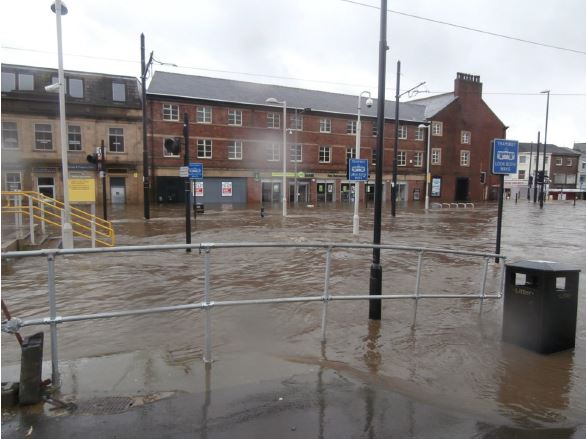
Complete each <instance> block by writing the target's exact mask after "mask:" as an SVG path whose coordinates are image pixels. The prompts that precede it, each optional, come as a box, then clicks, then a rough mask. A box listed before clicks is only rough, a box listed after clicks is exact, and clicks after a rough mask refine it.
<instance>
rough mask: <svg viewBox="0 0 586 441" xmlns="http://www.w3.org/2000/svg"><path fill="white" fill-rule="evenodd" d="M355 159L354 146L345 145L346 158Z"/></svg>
mask: <svg viewBox="0 0 586 441" xmlns="http://www.w3.org/2000/svg"><path fill="white" fill-rule="evenodd" d="M348 159H356V147H346V160H348Z"/></svg>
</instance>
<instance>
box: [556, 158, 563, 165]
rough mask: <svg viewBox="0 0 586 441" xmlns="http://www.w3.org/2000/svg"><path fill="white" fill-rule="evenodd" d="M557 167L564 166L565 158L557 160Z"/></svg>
mask: <svg viewBox="0 0 586 441" xmlns="http://www.w3.org/2000/svg"><path fill="white" fill-rule="evenodd" d="M555 165H564V159H563V158H555Z"/></svg>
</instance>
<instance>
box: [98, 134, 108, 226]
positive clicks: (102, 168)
mask: <svg viewBox="0 0 586 441" xmlns="http://www.w3.org/2000/svg"><path fill="white" fill-rule="evenodd" d="M99 169H100V178H102V212H103V214H104V220H108V205H107V199H106V152H105V151H104V140H103V139H102V143H101V144H100V166H99Z"/></svg>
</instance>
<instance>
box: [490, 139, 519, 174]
mask: <svg viewBox="0 0 586 441" xmlns="http://www.w3.org/2000/svg"><path fill="white" fill-rule="evenodd" d="M518 157H519V141H512V140H510V139H495V140H494V144H493V147H492V174H493V175H508V174H515V173H517V158H518Z"/></svg>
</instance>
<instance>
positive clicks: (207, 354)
mask: <svg viewBox="0 0 586 441" xmlns="http://www.w3.org/2000/svg"><path fill="white" fill-rule="evenodd" d="M236 248H281V249H282V248H305V249H307V248H309V249H323V250H325V274H324V289H323V293H322V294H321V295H314V296H302V297H275V298H268V299H253V300H223V301H213V300H212V299H211V296H210V259H211V252H212V250H214V249H236ZM374 248H379V249H381V250H394V251H404V252H411V253H415V254H416V257H417V273H416V280H415V287H414V290H413V292H410V293H403V294H382V295H380V296H370V295H364V294H356V295H354V294H351V295H335V296H333V295H331V293H330V272H331V267H332V252H333V250H334V249H374ZM185 249H195V250H199V251H200V253H201V252H203V253H204V284H203V301H202V302H199V303H188V304H183V305H172V306H161V307H153V308H147V309H134V310H125V311H111V312H101V313H95V314H83V315H71V316H65V317H62V316H59V315H58V313H57V302H56V300H57V299H56V292H57V291H56V285H55V279H56V272H55V259H56V257H57V256H62V255H79V254H84V255H85V254H97V253H131V252H139V251H168V250H185ZM426 254H427V255H429V254H444V255H454V256H466V257H474V258H479V259H483V264H482V271H481V275H480V283H479V292H477V293H473V294H445V293H436V294H433V293H422V292H421V290H420V287H421V279H422V268H423V264H424V255H426ZM34 256H46V258H47V266H48V302H49V317H44V318H33V319H26V320H21V319H18V318H12V319H11V320H8V321H3V322H2V331H3V332H17V331H18V330H19V329H20V328H22V327H24V326H33V325H48V326H49V327H50V332H51V365H52V377H53V383H54V384H58V383H59V365H58V364H59V358H58V347H57V346H58V344H57V340H58V337H57V325H58V324H60V323H68V322H77V321H83V320H96V319H107V318H115V317H126V316H138V315H147V314H157V313H164V312H174V311H185V310H193V309H199V310H203V311H204V312H205V318H204V326H205V329H204V351H203V361H204V362H205V363H210V362H211V361H212V344H211V314H210V312H211V310H212V309H213V308H221V307H228V306H237V305H238V306H240V305H263V304H278V303H300V302H322V311H321V340H322V341H323V342H325V340H326V324H327V313H328V304H329V302H332V301H351V300H375V299H376V300H378V299H387V300H390V299H413V300H415V308H414V315H413V322H414V323H415V320H416V317H417V305H418V301H419V300H421V299H440V298H443V299H456V298H458V299H479V300H480V302H481V306H480V308H481V309H480V310H481V311H482V302H483V301H484V300H485V299H500V298H501V297H502V295H503V290H504V271H505V260H506V257H505V256H503V255H499V254H492V253H481V252H474V251H458V250H449V249H441V248H425V247H409V246H396V245H373V244H357V243H303V244H300V243H289V242H266V243H251V242H242V243H200V244H173V245H144V246H121V247H114V248H78V249H66V250H60V249H52V250H36V251H21V252H7V253H2V255H1V257H2V258H3V259H8V258H26V257H34ZM491 259H495V261H498V260H497V259H500V261H501V264H500V265H501V270H500V282H499V285H498V286H499V291H498V292H497V293H496V294H487V293H486V280H487V274H488V265H489V261H490V260H491Z"/></svg>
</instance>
